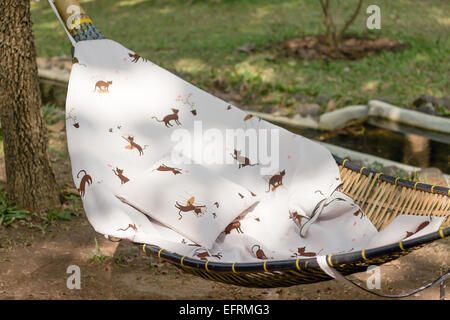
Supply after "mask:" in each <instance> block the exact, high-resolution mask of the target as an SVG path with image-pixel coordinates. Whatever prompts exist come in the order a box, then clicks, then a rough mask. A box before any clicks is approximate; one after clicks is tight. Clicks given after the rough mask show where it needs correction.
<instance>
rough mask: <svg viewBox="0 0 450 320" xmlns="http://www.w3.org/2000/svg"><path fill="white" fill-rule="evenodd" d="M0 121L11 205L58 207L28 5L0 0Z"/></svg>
mask: <svg viewBox="0 0 450 320" xmlns="http://www.w3.org/2000/svg"><path fill="white" fill-rule="evenodd" d="M0 116H1V124H2V130H3V135H4V142H3V146H4V152H5V165H6V179H7V192H8V195H9V198H10V200H12V201H13V202H14V203H16V204H17V205H18V206H20V207H22V208H25V209H28V210H31V211H41V210H45V209H49V208H54V207H56V206H58V205H59V204H60V200H59V194H58V188H57V184H56V180H55V175H54V173H53V170H52V168H51V166H50V161H49V157H48V151H47V150H48V138H47V128H46V126H45V123H44V120H43V118H42V111H41V97H40V91H39V79H38V74H37V65H36V48H35V44H34V34H33V29H32V21H31V13H30V0H2V1H0Z"/></svg>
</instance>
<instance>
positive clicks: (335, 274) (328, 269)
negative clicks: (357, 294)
mask: <svg viewBox="0 0 450 320" xmlns="http://www.w3.org/2000/svg"><path fill="white" fill-rule="evenodd" d="M317 262H318V263H319V265H320V267H321V268H322V270H323V271H324V272H325V273H326V274H328V275H329V276H330V277H332V278H334V279H336V280H339V281H342V282H344V283H348V284H350V285H352V286H354V287H356V288H357V289H359V290H362V291H364V292H367V293H369V294H373V295H375V296H378V297H381V298H391V299H399V298H406V297H410V296H412V295H414V294H416V293H419V292H421V291H423V290H425V289H427V288H431V287H433V286H436V285H438V284H441V296H440V299H441V300H445V290H444V289H443V288H445V285H444V282H445V280H447V279H448V278H449V277H450V270H447V271H446V272H445V273H444V274H443V275H441V276H440V277H439V278H437V279H436V280H434V281H431V282H428V283H427V284H425V285H423V286H421V287H419V288H417V289H414V290H412V291H410V292H408V293H402V294H394V295H392V294H382V293H378V292H375V291H372V290H369V289H366V288H364V287H362V286H360V285H359V284H357V283H356V282H354V281H352V280H350V279H348V278H346V277H344V276H343V275H342V274H341V273H340V272H339V271H337V270H336V269H334V268H333V267H332V266H330V263H329V262H328V259H327V258H326V256H320V257H317Z"/></svg>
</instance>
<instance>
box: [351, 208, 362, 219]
mask: <svg viewBox="0 0 450 320" xmlns="http://www.w3.org/2000/svg"><path fill="white" fill-rule="evenodd" d="M353 215H354V216H355V217H357V216H360V219H362V218H363V217H364V214H363V213H362V211H361V210H358V211H356V212H355V213H354V214H353Z"/></svg>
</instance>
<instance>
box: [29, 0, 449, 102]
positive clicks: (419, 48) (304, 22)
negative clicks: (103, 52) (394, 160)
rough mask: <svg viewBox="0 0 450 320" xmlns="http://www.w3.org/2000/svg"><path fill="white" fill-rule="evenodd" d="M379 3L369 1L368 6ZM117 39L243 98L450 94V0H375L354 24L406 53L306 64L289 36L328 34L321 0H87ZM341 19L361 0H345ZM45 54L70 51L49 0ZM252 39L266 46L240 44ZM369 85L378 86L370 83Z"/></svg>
mask: <svg viewBox="0 0 450 320" xmlns="http://www.w3.org/2000/svg"><path fill="white" fill-rule="evenodd" d="M369 2H370V3H369ZM81 3H82V5H83V6H84V8H85V9H86V11H87V13H88V14H89V15H90V16H91V18H93V19H94V21H95V24H96V26H97V27H98V28H99V29H100V30H101V31H102V32H103V34H104V35H105V36H106V37H107V38H110V39H113V40H116V41H118V42H120V43H121V44H123V45H124V46H126V47H128V48H130V49H132V50H135V51H137V52H139V53H140V54H141V55H143V56H145V57H147V58H149V59H150V60H152V61H153V62H155V63H157V64H159V65H161V66H163V67H165V68H167V69H169V70H171V71H175V72H177V73H179V74H182V76H183V77H184V78H185V79H186V80H188V81H190V82H192V83H194V84H196V85H197V86H199V87H201V88H203V89H205V90H209V89H211V88H212V87H213V85H214V81H216V80H217V79H219V78H220V79H221V80H222V82H223V83H224V87H225V88H224V90H225V91H234V92H240V93H241V96H242V103H243V104H247V105H248V104H252V105H257V104H258V105H263V104H264V105H268V106H270V105H281V106H290V105H294V103H295V101H294V99H293V95H294V94H302V95H305V96H308V97H310V100H311V101H312V100H314V98H315V97H317V96H318V95H328V96H329V97H331V98H332V99H334V100H335V101H336V102H337V103H338V107H340V106H344V105H347V104H357V103H366V102H367V101H368V100H369V99H371V98H376V97H389V98H391V100H393V102H394V103H395V104H398V105H411V103H412V101H413V100H414V99H415V98H417V97H418V96H419V95H421V94H430V95H434V96H438V97H440V96H442V95H445V94H449V89H450V85H449V71H450V55H449V54H448V52H450V41H449V34H450V18H448V17H450V6H449V5H448V1H447V0H427V1H421V0H398V1H391V0H373V1H366V2H365V4H364V5H363V9H362V10H361V13H360V15H359V17H358V19H357V20H356V22H355V23H354V24H353V25H352V27H351V28H350V29H349V31H350V32H352V33H356V34H359V35H362V34H371V35H372V36H376V37H383V36H388V37H391V38H394V39H396V40H399V41H402V42H405V43H407V44H408V45H409V48H408V49H406V50H404V51H402V52H400V53H390V52H384V53H382V54H380V55H378V56H372V57H367V58H364V59H361V60H358V61H354V62H348V61H330V62H329V63H328V64H326V63H324V62H322V61H302V60H296V59H292V58H283V57H281V58H280V57H277V55H276V54H274V52H273V49H272V50H271V48H273V45H274V44H276V43H279V42H280V41H282V40H283V39H287V38H292V37H295V36H299V35H305V34H321V33H323V32H324V26H323V25H322V24H321V20H320V19H321V12H320V8H319V5H318V1H312V0H303V1H299V0H297V1H294V0H278V1H269V0H222V1H220V0H215V1H213V0H197V1H195V0H191V1H181V0H179V1H176V0H153V1H143V0H101V1H93V0H87V1H81ZM339 4H340V7H341V8H340V10H338V11H337V13H336V14H337V16H339V18H336V19H337V20H338V21H340V20H342V14H341V13H343V12H344V13H347V14H348V11H347V12H345V8H348V7H349V6H350V5H351V4H352V2H350V1H342V0H340V2H339ZM369 4H377V5H379V6H380V8H381V15H382V22H381V23H382V25H381V27H382V28H381V30H373V31H369V30H367V29H366V23H365V21H366V20H365V19H366V17H367V15H366V13H365V8H366V7H367V6H368V5H369ZM32 14H33V19H34V23H35V36H36V42H37V48H38V54H39V56H57V55H69V54H70V43H69V41H68V40H67V38H66V35H65V34H64V31H63V29H62V27H61V26H60V25H59V22H58V21H57V20H56V18H55V16H54V14H53V12H52V11H51V10H50V8H49V6H48V4H47V3H46V1H41V2H39V3H35V2H33V3H32ZM249 42H253V43H255V44H256V48H257V53H256V54H254V55H248V54H246V53H242V52H237V51H236V49H237V48H239V47H240V46H242V45H245V44H247V43H249ZM368 88H369V89H368Z"/></svg>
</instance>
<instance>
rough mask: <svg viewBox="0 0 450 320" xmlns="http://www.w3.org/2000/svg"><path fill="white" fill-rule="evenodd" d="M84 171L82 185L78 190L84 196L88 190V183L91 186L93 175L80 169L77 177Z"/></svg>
mask: <svg viewBox="0 0 450 320" xmlns="http://www.w3.org/2000/svg"><path fill="white" fill-rule="evenodd" d="M81 172H83V173H84V175H83V177H82V178H81V182H80V187H79V188H78V192H79V193H80V196H82V197H83V196H84V194H85V191H86V184H87V185H88V186H90V185H91V184H92V177H91V176H90V175H88V174H87V173H86V170H80V171H79V172H78V174H77V178H80V173H81Z"/></svg>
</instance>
